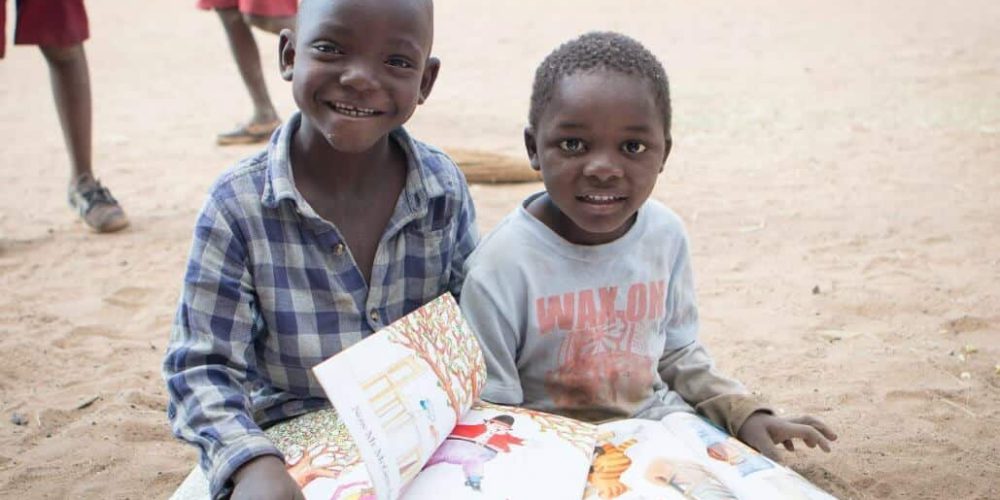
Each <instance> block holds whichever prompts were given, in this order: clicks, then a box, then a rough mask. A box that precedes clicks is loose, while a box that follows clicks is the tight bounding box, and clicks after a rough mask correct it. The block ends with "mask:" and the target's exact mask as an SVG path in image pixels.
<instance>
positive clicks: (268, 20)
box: [243, 14, 295, 35]
mask: <svg viewBox="0 0 1000 500" xmlns="http://www.w3.org/2000/svg"><path fill="white" fill-rule="evenodd" d="M243 19H244V20H246V22H247V24H249V25H250V26H253V27H255V28H259V29H262V30H264V31H267V32H268V33H274V34H275V35H277V34H278V33H281V30H284V29H289V30H290V29H294V28H295V17H293V16H289V17H265V16H257V15H254V14H244V15H243Z"/></svg>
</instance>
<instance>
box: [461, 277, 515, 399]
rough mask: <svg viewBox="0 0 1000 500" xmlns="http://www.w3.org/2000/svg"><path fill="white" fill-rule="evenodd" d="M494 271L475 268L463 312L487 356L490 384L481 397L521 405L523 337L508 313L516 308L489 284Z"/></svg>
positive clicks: (463, 300) (487, 377)
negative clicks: (519, 354) (519, 369)
mask: <svg viewBox="0 0 1000 500" xmlns="http://www.w3.org/2000/svg"><path fill="white" fill-rule="evenodd" d="M481 274H482V275H484V277H483V278H480V275H481ZM490 274H491V273H490V272H489V271H488V270H486V269H485V268H478V269H476V268H473V269H471V271H470V273H469V275H468V277H467V278H466V280H465V287H464V289H463V291H462V300H461V307H462V313H463V314H464V316H465V319H466V320H467V321H468V323H469V326H471V327H472V331H473V332H474V333H475V334H476V338H478V339H479V345H480V346H481V347H482V349H483V357H485V358H486V373H487V375H486V385H485V387H484V388H483V393H482V395H481V398H482V399H483V400H485V401H489V402H491V403H496V404H502V405H520V404H521V403H523V402H524V392H523V391H522V390H521V377H520V375H518V372H517V361H516V360H517V350H518V344H519V343H520V339H519V338H518V337H517V335H518V334H517V332H518V330H516V329H515V328H514V327H513V326H512V322H511V319H510V318H508V317H507V313H509V312H511V311H513V308H512V307H510V305H509V304H506V301H503V300H498V298H497V297H496V296H495V290H493V289H491V288H490V286H489V283H491V282H492V283H495V279H491V277H490V276H489V275H490ZM515 322H516V321H515Z"/></svg>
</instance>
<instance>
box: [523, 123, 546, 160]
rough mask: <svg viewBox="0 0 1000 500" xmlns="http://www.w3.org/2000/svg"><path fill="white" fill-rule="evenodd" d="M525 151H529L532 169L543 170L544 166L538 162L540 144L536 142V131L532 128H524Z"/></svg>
mask: <svg viewBox="0 0 1000 500" xmlns="http://www.w3.org/2000/svg"><path fill="white" fill-rule="evenodd" d="M524 149H526V150H527V151H528V163H530V164H531V169H532V170H536V171H541V170H542V164H541V163H540V162H539V161H538V143H537V142H536V141H535V130H534V129H532V128H531V126H530V125H529V126H527V127H524Z"/></svg>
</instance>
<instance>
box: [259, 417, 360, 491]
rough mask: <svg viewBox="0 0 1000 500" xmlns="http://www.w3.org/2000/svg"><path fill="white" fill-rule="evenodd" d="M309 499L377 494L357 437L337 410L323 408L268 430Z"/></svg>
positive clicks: (267, 432) (286, 465)
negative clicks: (355, 439)
mask: <svg viewBox="0 0 1000 500" xmlns="http://www.w3.org/2000/svg"><path fill="white" fill-rule="evenodd" d="M265 433H266V434H267V437H268V438H269V439H270V440H271V441H272V442H273V443H274V445H275V446H276V447H277V448H278V450H279V451H281V453H282V454H284V455H285V467H286V469H287V470H288V474H289V475H290V476H292V479H295V482H296V483H298V485H299V487H300V488H302V493H303V495H304V496H305V497H306V498H307V499H323V500H337V499H346V498H373V497H374V487H373V486H372V484H371V480H370V479H369V478H368V471H367V469H366V468H365V465H364V463H363V462H362V461H361V454H360V453H359V452H358V447H357V445H356V444H355V443H354V438H352V437H351V434H350V432H349V431H348V430H347V427H346V426H345V425H344V423H343V422H342V421H341V420H340V419H339V418H338V417H337V412H336V411H334V410H332V409H329V410H320V411H316V412H313V413H307V414H305V415H302V416H300V417H297V418H294V419H292V420H288V421H285V422H282V423H280V424H277V425H275V426H274V427H271V428H270V429H268V430H267V431H265Z"/></svg>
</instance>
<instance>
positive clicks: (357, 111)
mask: <svg viewBox="0 0 1000 500" xmlns="http://www.w3.org/2000/svg"><path fill="white" fill-rule="evenodd" d="M333 109H334V110H335V111H337V112H338V113H343V114H345V115H348V116H372V115H374V114H375V113H376V111H375V110H374V109H368V108H358V107H354V106H351V105H348V104H341V103H334V104H333Z"/></svg>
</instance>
